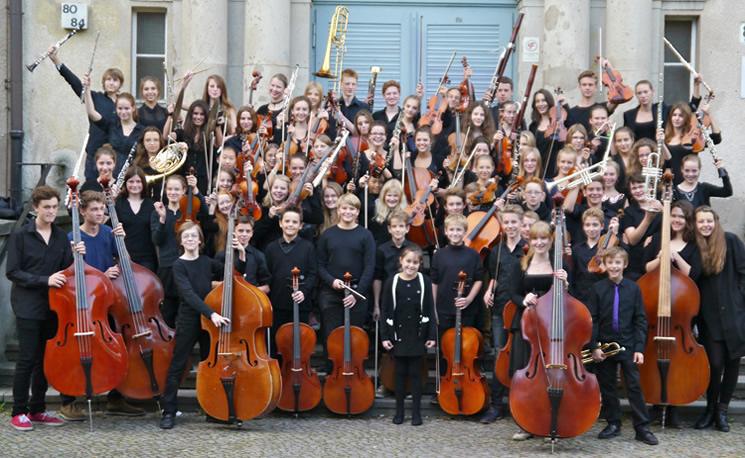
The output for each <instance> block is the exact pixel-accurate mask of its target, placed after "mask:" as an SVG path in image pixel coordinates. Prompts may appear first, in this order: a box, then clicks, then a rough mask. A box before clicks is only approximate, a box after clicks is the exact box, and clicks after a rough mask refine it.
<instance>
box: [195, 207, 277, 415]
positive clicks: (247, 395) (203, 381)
mask: <svg viewBox="0 0 745 458" xmlns="http://www.w3.org/2000/svg"><path fill="white" fill-rule="evenodd" d="M235 213H236V205H235V204H234V205H233V208H232V209H231V211H230V215H229V216H228V229H227V236H226V237H227V243H226V245H225V268H224V270H223V281H222V283H221V284H220V285H219V286H217V288H215V289H213V290H212V291H211V292H210V293H209V294H208V295H207V297H206V298H205V299H204V302H205V304H207V306H209V307H210V308H211V309H212V310H214V311H215V312H218V313H219V314H220V315H222V316H223V317H225V318H228V319H229V320H230V323H228V324H227V325H224V326H220V327H219V328H216V327H215V326H214V324H213V323H212V321H211V320H210V319H209V318H206V317H202V328H203V329H205V330H206V331H207V332H208V333H209V335H210V353H209V356H208V357H207V359H206V360H204V361H202V362H200V363H199V367H198V368H197V400H198V401H199V405H200V406H201V407H202V409H203V410H204V411H205V412H206V413H207V414H208V415H210V416H212V417H214V418H217V419H218V420H221V421H224V422H227V423H229V424H235V423H241V422H242V421H244V420H248V419H251V418H255V417H257V416H259V415H263V414H266V413H268V412H270V411H271V410H273V409H274V408H275V407H276V406H277V403H278V402H279V396H280V392H281V390H282V382H281V375H280V371H279V365H278V364H277V360H276V359H272V358H271V357H269V353H268V351H267V340H266V337H267V329H269V327H271V325H272V305H271V303H270V302H269V298H267V297H266V295H265V294H264V293H263V292H261V290H259V289H258V288H257V287H255V286H253V285H251V284H249V283H248V282H247V281H246V280H244V279H243V276H242V275H240V274H239V273H238V272H237V271H235V270H234V258H235V256H234V252H233V244H232V243H230V241H231V240H233V232H234V228H235Z"/></svg>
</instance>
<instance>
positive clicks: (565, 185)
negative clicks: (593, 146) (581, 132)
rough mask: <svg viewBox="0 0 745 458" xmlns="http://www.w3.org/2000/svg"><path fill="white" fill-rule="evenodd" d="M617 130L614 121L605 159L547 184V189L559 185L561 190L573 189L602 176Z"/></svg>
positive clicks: (549, 189)
mask: <svg viewBox="0 0 745 458" xmlns="http://www.w3.org/2000/svg"><path fill="white" fill-rule="evenodd" d="M615 132H616V124H615V123H613V127H612V128H611V131H610V134H609V135H608V145H607V146H606V147H605V154H604V155H603V160H602V161H600V162H598V163H597V164H593V165H591V166H589V167H585V168H584V169H582V170H580V171H579V172H574V173H573V174H571V175H567V176H565V177H564V178H561V179H559V180H556V181H552V182H551V183H547V184H546V190H547V191H549V192H550V191H551V190H552V189H553V188H556V187H558V188H559V189H561V190H564V189H573V188H576V187H577V186H580V185H585V186H586V185H588V184H590V183H592V180H593V179H595V178H596V177H602V176H603V174H604V173H605V169H606V168H607V167H608V158H609V157H610V148H611V144H612V143H613V134H614V133H615Z"/></svg>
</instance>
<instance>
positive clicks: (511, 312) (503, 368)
mask: <svg viewBox="0 0 745 458" xmlns="http://www.w3.org/2000/svg"><path fill="white" fill-rule="evenodd" d="M528 250H529V246H528V245H527V244H526V245H523V256H524V255H526V254H528ZM497 269H499V262H497ZM494 289H495V290H496V285H495V288H494ZM516 313H517V306H516V305H515V304H514V303H513V302H512V301H507V303H506V304H504V309H503V310H502V322H503V323H504V329H505V331H507V342H506V343H505V345H504V347H502V348H500V349H499V354H498V355H497V358H496V359H495V360H494V376H495V377H497V378H498V379H499V383H501V384H502V385H504V386H506V387H507V388H509V387H510V385H511V384H512V377H510V353H511V352H512V333H511V332H510V327H512V321H513V320H514V319H515V314H516Z"/></svg>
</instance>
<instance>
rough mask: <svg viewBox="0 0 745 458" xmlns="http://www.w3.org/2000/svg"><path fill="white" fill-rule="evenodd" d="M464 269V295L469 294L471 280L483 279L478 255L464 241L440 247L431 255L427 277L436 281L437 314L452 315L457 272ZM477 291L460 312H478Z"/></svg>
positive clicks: (455, 294) (471, 313)
mask: <svg viewBox="0 0 745 458" xmlns="http://www.w3.org/2000/svg"><path fill="white" fill-rule="evenodd" d="M461 270H462V271H464V272H465V273H466V274H467V275H468V277H467V278H466V290H465V291H464V292H463V297H466V296H468V294H470V291H471V288H472V287H473V284H474V283H475V282H477V281H482V280H483V277H484V268H483V267H482V265H481V257H479V254H478V253H477V252H476V250H474V249H473V248H469V247H467V246H465V245H458V246H454V245H448V246H446V247H443V248H440V249H439V250H437V251H436V252H435V254H434V256H432V266H431V268H430V277H431V279H432V283H434V284H435V285H437V298H436V302H435V305H436V306H437V314H438V316H443V315H450V316H453V315H455V299H456V297H457V287H458V282H459V280H460V279H459V278H458V273H460V271H461ZM479 304H480V303H479V300H478V295H477V296H476V298H475V299H474V300H473V302H471V303H470V304H468V307H466V308H465V309H463V315H476V314H478V313H480V312H481V307H480V305H479Z"/></svg>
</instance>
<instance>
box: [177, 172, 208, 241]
mask: <svg viewBox="0 0 745 458" xmlns="http://www.w3.org/2000/svg"><path fill="white" fill-rule="evenodd" d="M189 175H190V176H194V167H191V168H190V169H189ZM201 207H202V201H201V200H199V197H196V196H194V191H193V190H192V187H191V186H189V185H186V195H185V196H182V197H181V199H179V201H178V208H179V210H180V211H181V216H180V217H179V219H178V221H176V227H175V230H176V232H178V230H179V228H180V227H181V225H182V224H184V223H185V222H187V221H191V222H194V223H196V224H197V225H198V226H201V225H200V224H199V221H198V220H197V213H199V209H200V208H201Z"/></svg>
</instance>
